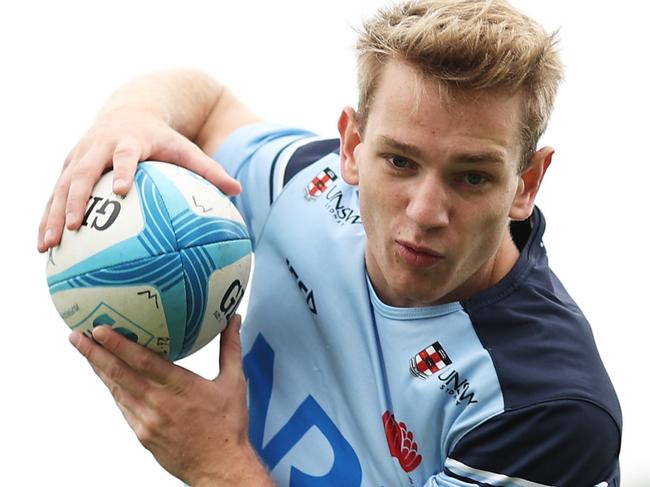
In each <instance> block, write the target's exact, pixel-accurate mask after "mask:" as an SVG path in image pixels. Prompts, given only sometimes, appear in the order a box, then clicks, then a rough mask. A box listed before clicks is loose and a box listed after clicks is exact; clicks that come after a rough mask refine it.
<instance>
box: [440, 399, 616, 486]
mask: <svg viewBox="0 0 650 487" xmlns="http://www.w3.org/2000/svg"><path fill="white" fill-rule="evenodd" d="M620 442H621V432H620V429H619V425H618V424H617V421H616V420H615V419H614V418H613V417H612V416H611V415H610V413H609V412H607V411H606V410H605V409H603V408H602V407H600V406H599V405H597V404H594V403H592V402H589V401H584V400H571V399H567V400H553V401H547V402H542V403H537V404H533V405H529V406H526V407H522V408H519V409H514V410H509V411H506V412H504V413H502V414H499V415H497V416H495V417H493V418H491V419H489V420H487V421H485V422H484V423H483V424H481V425H480V426H478V427H476V428H475V429H474V430H472V431H471V432H469V433H468V434H466V435H465V436H464V437H463V438H462V439H461V440H460V441H459V442H458V443H457V444H456V445H455V447H454V449H453V451H452V452H451V454H450V455H449V459H448V460H447V463H446V468H447V469H448V470H449V471H450V473H451V474H454V475H456V476H461V477H462V476H463V475H469V474H470V473H471V470H477V471H481V472H484V473H486V474H487V473H492V474H501V475H505V476H507V477H511V478H517V479H527V480H531V481H534V482H536V483H540V484H543V485H596V484H598V483H599V482H603V481H610V482H612V481H613V480H615V479H617V478H618V454H619V450H620V444H621V443H620ZM610 485H615V484H612V483H610Z"/></svg>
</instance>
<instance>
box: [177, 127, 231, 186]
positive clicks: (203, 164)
mask: <svg viewBox="0 0 650 487" xmlns="http://www.w3.org/2000/svg"><path fill="white" fill-rule="evenodd" d="M173 150H175V152H176V153H175V154H165V156H166V158H165V159H164V160H169V161H173V162H175V163H176V164H177V165H179V166H181V167H184V168H185V169H189V170H190V171H192V172H194V173H196V174H198V175H199V176H201V177H203V178H205V179H207V180H208V181H210V182H211V183H212V184H214V185H215V186H216V187H217V188H219V189H220V190H221V191H223V192H224V193H226V194H227V195H230V196H234V195H237V194H239V193H241V184H239V181H237V180H236V179H234V178H233V177H231V176H230V175H229V174H228V173H227V172H226V170H225V169H224V168H223V167H222V166H221V165H220V164H218V163H217V162H216V161H215V160H214V159H212V158H211V157H210V156H208V155H207V154H206V153H205V152H203V151H202V150H201V149H200V148H199V146H197V145H196V144H195V143H193V142H192V141H190V140H189V139H187V138H185V137H183V136H181V135H178V137H176V140H175V144H174V149H173Z"/></svg>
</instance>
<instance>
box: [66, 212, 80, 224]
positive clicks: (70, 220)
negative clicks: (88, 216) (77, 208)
mask: <svg viewBox="0 0 650 487" xmlns="http://www.w3.org/2000/svg"><path fill="white" fill-rule="evenodd" d="M76 221H77V215H76V214H75V213H72V212H70V213H66V214H65V224H66V225H67V226H70V225H74V223H75V222H76Z"/></svg>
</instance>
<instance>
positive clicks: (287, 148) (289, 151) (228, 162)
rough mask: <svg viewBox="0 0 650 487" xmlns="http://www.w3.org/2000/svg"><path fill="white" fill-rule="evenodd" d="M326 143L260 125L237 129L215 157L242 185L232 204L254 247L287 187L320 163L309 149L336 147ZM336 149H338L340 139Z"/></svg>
mask: <svg viewBox="0 0 650 487" xmlns="http://www.w3.org/2000/svg"><path fill="white" fill-rule="evenodd" d="M330 140H336V139H330ZM325 142H326V141H325V140H324V139H323V138H321V137H317V136H316V135H315V134H313V133H312V132H309V131H306V130H302V129H297V128H291V127H286V126H281V125H275V124H267V123H261V124H253V125H247V126H244V127H241V128H239V129H237V130H236V131H234V132H233V133H232V134H231V135H230V136H229V137H228V138H227V139H226V140H225V141H224V143H223V144H222V145H221V146H220V147H219V149H218V150H217V152H216V153H215V154H214V159H215V160H216V161H217V162H218V163H220V164H221V165H222V166H223V167H224V168H225V170H226V171H227V172H228V174H230V175H231V176H233V177H234V178H235V179H237V180H238V181H239V182H240V183H241V185H242V188H243V191H242V193H241V194H240V195H238V196H237V197H235V198H233V203H234V204H235V206H236V207H237V209H238V210H239V211H240V213H241V214H242V216H243V217H244V220H245V222H246V224H247V226H248V228H249V230H250V232H251V237H252V239H253V245H255V243H256V241H257V239H258V238H259V236H260V233H261V231H262V228H263V226H264V222H265V221H266V217H267V215H268V212H269V210H270V208H271V205H272V203H273V201H274V200H275V198H277V197H278V195H279V194H280V193H281V191H282V188H283V187H284V185H285V184H286V183H287V182H288V181H289V180H290V179H291V177H292V176H293V175H295V174H296V173H297V172H298V171H299V170H300V169H302V168H304V167H306V166H307V165H308V164H309V163H310V161H311V162H315V160H317V159H315V158H314V157H309V154H308V152H310V151H308V150H306V149H308V148H309V147H313V146H321V147H322V149H328V150H329V147H330V146H332V147H334V143H330V144H329V145H328V146H327V147H324V145H326V144H325ZM335 146H336V149H338V140H336V142H335ZM320 152H326V151H324V150H321V151H320ZM330 152H331V151H330ZM323 155H324V154H323ZM305 156H308V157H305ZM320 157H322V155H321V156H319V157H318V158H320Z"/></svg>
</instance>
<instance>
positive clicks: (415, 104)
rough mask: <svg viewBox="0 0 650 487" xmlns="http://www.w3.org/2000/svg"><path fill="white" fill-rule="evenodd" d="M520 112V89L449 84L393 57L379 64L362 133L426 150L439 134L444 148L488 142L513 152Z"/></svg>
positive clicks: (516, 151)
mask: <svg viewBox="0 0 650 487" xmlns="http://www.w3.org/2000/svg"><path fill="white" fill-rule="evenodd" d="M521 112H522V95H521V93H519V92H517V93H514V94H512V93H509V92H507V91H506V90H498V89H489V90H488V89H485V90H461V89H452V90H448V89H446V87H445V86H441V84H440V83H439V82H437V81H436V80H435V79H432V78H427V77H425V76H423V75H422V74H421V73H420V72H419V71H418V70H416V69H415V68H413V67H411V66H410V65H408V64H406V63H403V62H399V61H395V60H392V61H389V62H388V63H387V64H386V65H385V66H384V67H383V69H382V72H381V75H380V79H379V82H378V85H377V88H376V90H375V93H374V96H373V100H372V104H371V106H370V110H369V113H368V119H367V124H366V132H367V133H366V135H371V136H387V137H390V138H393V139H397V140H404V141H405V142H407V143H410V144H414V145H418V146H421V147H423V148H424V149H425V150H426V146H427V145H428V144H433V143H435V142H440V141H443V140H444V141H445V142H446V143H447V145H448V147H447V148H448V149H453V148H454V146H455V145H456V146H459V147H458V148H459V149H460V148H461V147H460V146H463V147H462V148H463V149H465V150H466V149H471V148H472V147H473V146H476V147H477V149H486V148H487V146H490V147H491V148H493V149H500V150H503V151H507V152H508V154H507V156H508V158H510V156H511V157H512V158H517V157H518V154H519V150H520V146H521V143H520V133H521V131H520V127H521V125H520V124H521ZM405 139H408V141H407V140H405Z"/></svg>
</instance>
